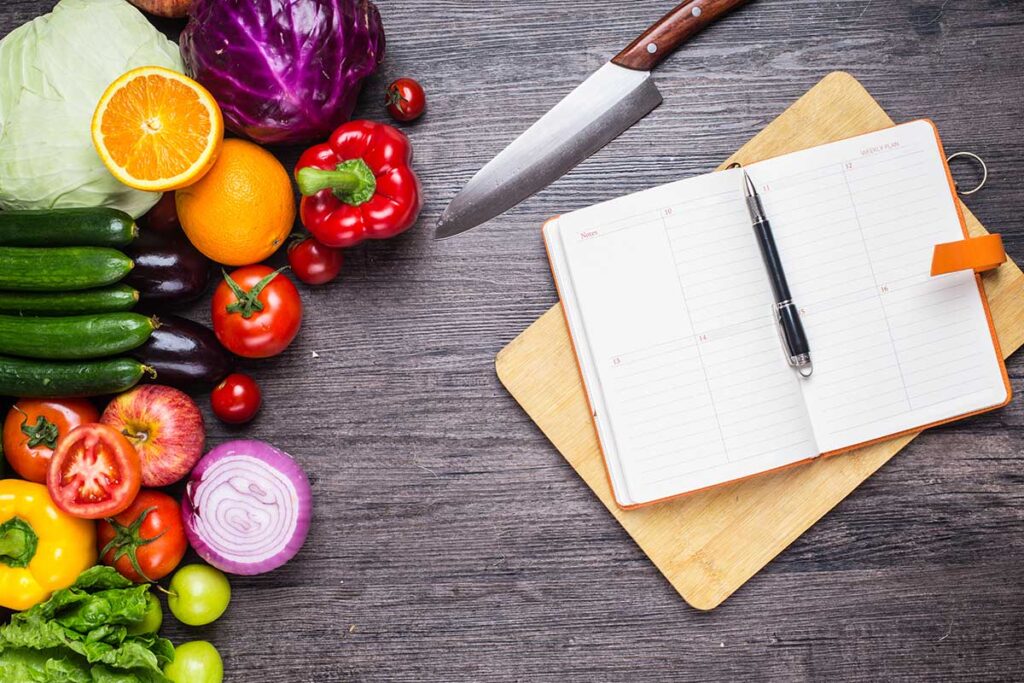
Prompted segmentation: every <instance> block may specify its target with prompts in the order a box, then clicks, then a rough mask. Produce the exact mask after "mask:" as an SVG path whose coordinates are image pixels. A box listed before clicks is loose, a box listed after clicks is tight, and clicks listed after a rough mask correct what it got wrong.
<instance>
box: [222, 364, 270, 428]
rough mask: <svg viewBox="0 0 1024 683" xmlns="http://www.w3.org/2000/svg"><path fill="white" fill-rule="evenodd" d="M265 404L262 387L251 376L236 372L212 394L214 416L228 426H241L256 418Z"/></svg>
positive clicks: (226, 378)
mask: <svg viewBox="0 0 1024 683" xmlns="http://www.w3.org/2000/svg"><path fill="white" fill-rule="evenodd" d="M262 403H263V395H262V394H261V393H260V387H259V385H258V384H256V380H254V379H253V378H252V377H250V376H249V375H243V374H242V373H240V372H235V373H232V374H230V375H228V376H227V377H225V378H224V381H223V382H221V383H220V384H218V385H217V386H216V387H214V389H213V391H212V392H211V393H210V405H211V406H212V407H213V414H214V415H216V416H217V417H218V418H219V419H220V420H221V421H223V422H227V423H228V424H233V425H239V424H242V423H243V422H248V421H249V420H251V419H252V418H254V417H255V416H256V413H257V412H258V411H259V409H260V404H262Z"/></svg>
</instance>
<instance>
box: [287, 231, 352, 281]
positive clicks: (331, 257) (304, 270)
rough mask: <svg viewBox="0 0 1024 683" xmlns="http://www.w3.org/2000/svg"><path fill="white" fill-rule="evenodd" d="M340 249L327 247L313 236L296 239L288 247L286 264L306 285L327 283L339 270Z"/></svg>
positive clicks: (336, 275)
mask: <svg viewBox="0 0 1024 683" xmlns="http://www.w3.org/2000/svg"><path fill="white" fill-rule="evenodd" d="M341 261H342V258H341V249H334V248H332V247H328V246H327V245H325V244H324V243H322V242H320V241H319V240H318V239H316V238H315V237H307V238H306V239H304V240H296V241H295V242H292V243H291V245H290V246H289V247H288V265H290V266H291V267H292V272H293V273H295V277H297V278H299V279H300V280H302V281H303V282H305V283H306V284H307V285H323V284H327V283H328V282H330V281H331V280H333V279H334V278H336V277H338V273H340V272H341Z"/></svg>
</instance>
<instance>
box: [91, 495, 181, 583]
mask: <svg viewBox="0 0 1024 683" xmlns="http://www.w3.org/2000/svg"><path fill="white" fill-rule="evenodd" d="M96 533H97V536H96V538H97V543H98V546H99V548H100V559H101V560H102V561H103V564H105V565H108V566H111V567H113V568H114V569H116V570H117V571H119V572H120V573H121V575H122V576H124V577H125V578H127V579H131V580H132V581H134V582H135V583H144V582H149V581H158V580H160V579H162V578H164V577H165V576H167V575H168V574H170V573H171V572H172V571H174V568H175V567H177V566H178V565H179V564H181V559H182V558H183V557H185V551H186V550H188V540H187V539H186V538H185V526H184V524H183V523H182V521H181V506H179V505H178V501H176V500H174V499H173V498H171V497H170V496H168V495H167V494H166V493H161V492H160V491H153V490H151V489H143V490H142V491H140V492H139V495H138V496H137V497H136V498H135V502H133V503H132V504H131V505H130V506H129V507H128V509H127V510H125V511H124V512H122V513H121V514H119V515H117V516H116V517H112V518H110V519H107V520H104V521H102V522H100V523H99V526H98V527H97V528H96Z"/></svg>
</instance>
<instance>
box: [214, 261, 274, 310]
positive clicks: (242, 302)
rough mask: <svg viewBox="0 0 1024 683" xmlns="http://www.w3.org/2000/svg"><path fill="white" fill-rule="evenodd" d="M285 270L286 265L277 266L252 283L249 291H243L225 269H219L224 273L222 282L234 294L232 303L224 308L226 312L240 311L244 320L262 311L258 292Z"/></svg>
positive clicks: (260, 292)
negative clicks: (271, 271)
mask: <svg viewBox="0 0 1024 683" xmlns="http://www.w3.org/2000/svg"><path fill="white" fill-rule="evenodd" d="M285 270H288V266H284V267H282V268H278V269H277V270H275V271H274V272H273V273H270V274H269V275H267V276H266V277H264V278H263V279H262V280H260V281H259V282H257V283H256V284H255V285H253V286H252V288H251V289H249V291H245V290H244V289H242V286H241V285H239V284H238V283H237V282H235V280H234V279H233V278H232V277H231V276H230V275H228V273H227V271H221V272H222V273H224V282H226V283H227V285H228V288H229V289H230V290H231V293H232V294H234V295H235V301H234V303H230V304H228V306H227V308H226V309H225V310H226V311H227V312H228V313H240V314H241V316H242V317H243V318H245V319H246V320H248V319H249V318H251V317H252V316H253V315H254V314H256V313H257V312H259V311H262V310H263V302H262V301H260V294H262V293H263V290H264V289H265V288H266V286H267V285H269V284H270V283H271V281H272V280H273V279H274V278H275V277H277V276H278V275H280V274H281V272H282V271H285Z"/></svg>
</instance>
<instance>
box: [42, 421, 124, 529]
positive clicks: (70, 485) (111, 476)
mask: <svg viewBox="0 0 1024 683" xmlns="http://www.w3.org/2000/svg"><path fill="white" fill-rule="evenodd" d="M141 486H142V465H141V463H140V462H139V454H138V453H136V452H135V447H134V446H132V444H131V442H130V441H128V437H126V436H125V435H124V434H122V433H121V432H119V431H117V430H116V429H114V428H113V427H111V426H109V425H105V424H99V423H90V424H84V425H81V426H78V427H75V428H74V429H72V430H71V431H70V432H68V433H67V435H65V436H64V438H62V439H61V440H60V441H59V442H58V443H57V450H55V451H54V452H53V457H52V458H50V469H49V470H48V472H47V475H46V488H47V489H48V490H49V492H50V498H53V502H54V503H56V505H57V507H59V508H60V509H61V510H63V511H64V512H66V513H68V514H69V515H72V516H73V517H81V518H82V519H102V518H103V517H111V516H113V515H116V514H118V513H119V512H122V511H124V510H125V509H126V508H127V507H128V506H129V505H131V504H132V501H133V500H135V496H136V495H138V493H139V488H140V487H141Z"/></svg>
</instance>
